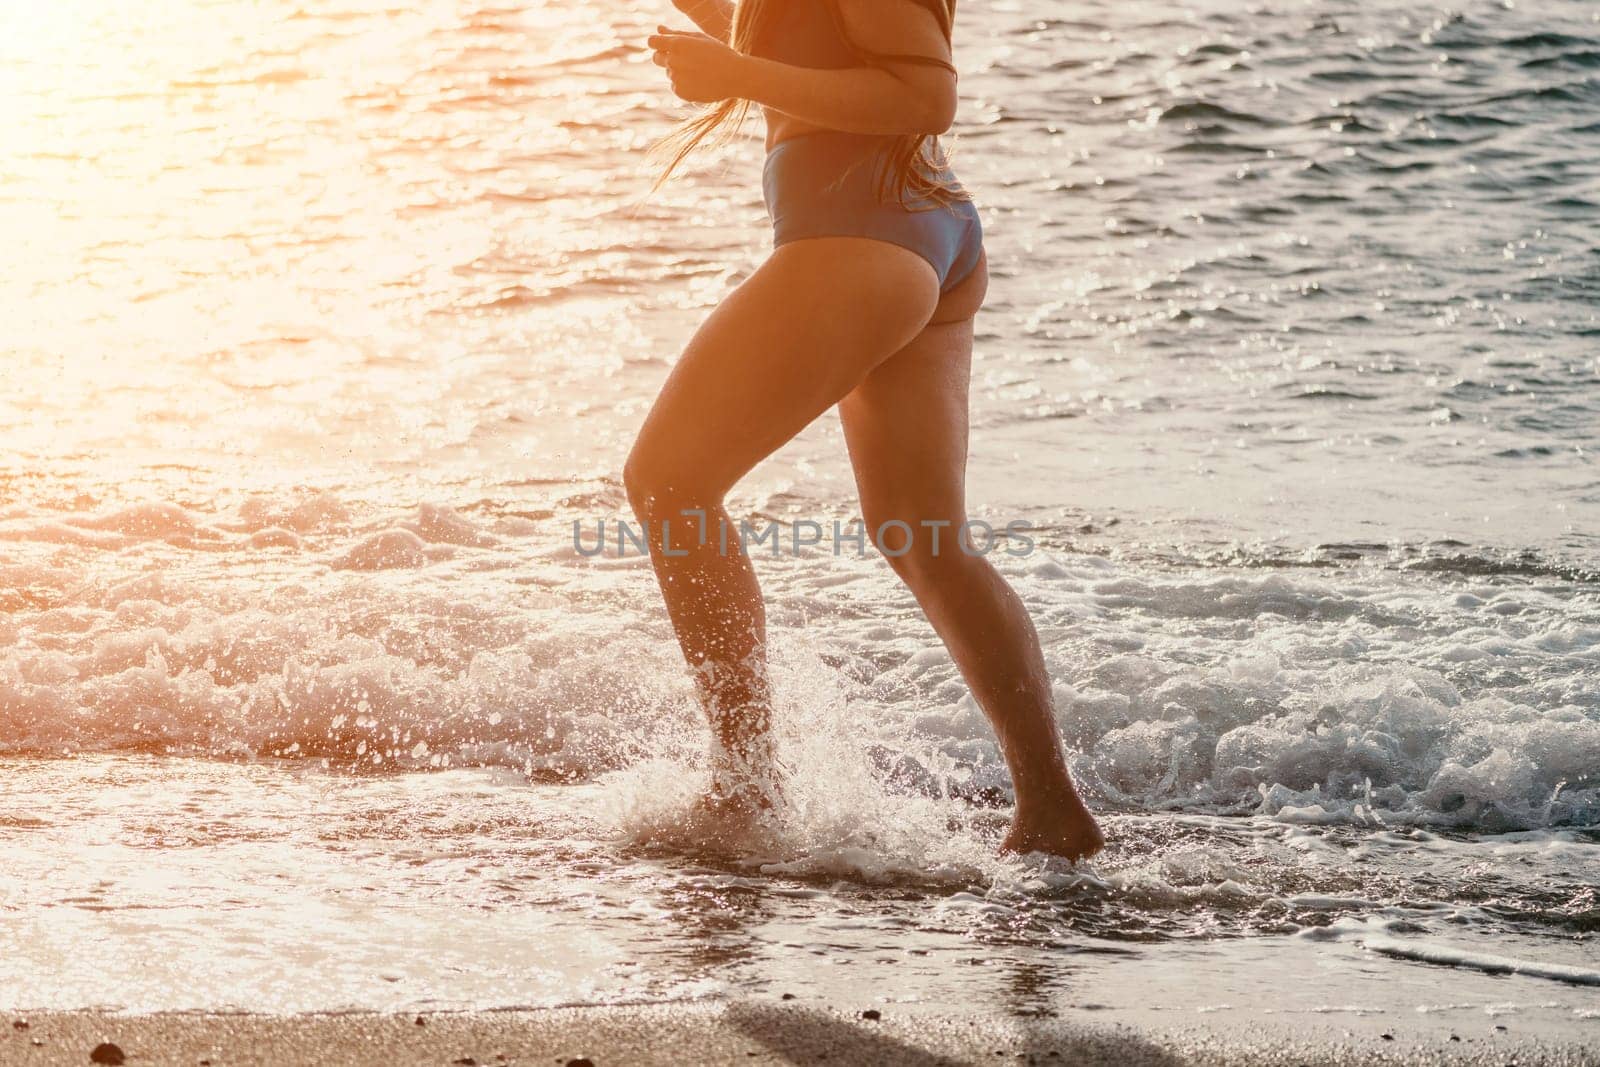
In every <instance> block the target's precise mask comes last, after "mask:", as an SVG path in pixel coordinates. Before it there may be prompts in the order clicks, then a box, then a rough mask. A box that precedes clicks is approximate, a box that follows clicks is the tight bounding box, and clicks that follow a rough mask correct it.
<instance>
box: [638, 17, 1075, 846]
mask: <svg viewBox="0 0 1600 1067" xmlns="http://www.w3.org/2000/svg"><path fill="white" fill-rule="evenodd" d="M675 3H676V4H677V6H678V7H679V8H680V10H682V11H684V13H685V14H686V15H688V16H689V17H690V18H691V19H692V20H693V21H695V23H696V24H697V25H698V26H699V27H700V28H701V29H702V30H703V31H704V32H703V33H690V32H683V31H669V30H666V29H664V28H663V31H662V32H661V33H658V34H656V35H654V36H652V37H651V38H650V46H651V48H652V49H653V51H654V53H655V62H656V63H657V64H658V65H660V66H662V67H663V68H665V70H666V71H667V73H668V75H669V77H670V79H671V82H672V86H673V89H674V91H675V92H677V94H678V95H679V96H681V97H683V98H684V99H686V100H691V101H696V102H712V101H717V100H723V99H727V98H730V97H739V98H743V99H747V100H752V101H754V102H756V103H758V104H761V105H762V106H763V108H764V110H765V113H766V117H767V141H768V145H769V146H770V145H773V144H776V143H778V142H780V141H783V140H785V139H787V138H789V137H793V136H796V135H798V134H800V133H803V132H807V131H810V130H816V129H838V130H847V131H851V132H858V133H880V134H895V133H941V132H943V131H944V130H945V129H947V128H948V127H949V125H950V122H951V119H952V117H953V115H954V111H955V78H954V75H952V74H950V73H948V72H946V71H944V70H941V69H938V68H936V67H928V66H922V65H916V64H901V65H898V66H891V67H889V68H887V69H880V68H860V69H846V70H814V69H810V68H802V67H794V66H789V65H787V64H782V63H777V62H774V61H772V60H768V59H763V58H758V57H754V56H747V55H741V54H739V53H737V52H735V51H734V50H733V49H731V48H729V47H728V46H727V45H725V44H723V43H722V42H723V41H724V40H726V39H727V37H728V33H729V27H730V25H731V18H732V11H733V8H732V5H731V3H729V2H728V0H675ZM841 12H842V14H843V15H844V18H845V25H846V29H847V30H848V32H849V33H850V35H851V37H852V39H853V40H854V41H855V42H856V43H857V44H858V45H860V46H862V47H863V48H866V49H868V50H870V51H874V52H887V53H902V54H912V55H923V56H930V57H934V58H937V59H942V60H945V61H948V60H949V58H950V46H949V42H948V41H947V40H946V39H945V38H944V35H943V32H942V31H941V30H940V28H939V26H938V22H937V20H936V19H935V18H934V16H933V15H932V13H931V12H929V11H927V10H926V9H924V8H923V7H921V6H920V5H919V4H917V3H915V2H913V0H843V2H842V3H841ZM987 288H988V270H987V265H986V261H980V263H979V265H978V268H977V269H976V270H975V271H974V272H973V274H972V275H971V276H970V277H968V278H967V279H966V280H965V281H963V282H962V283H961V284H959V285H958V286H956V287H955V288H954V289H952V290H951V291H949V292H947V293H943V294H941V293H940V291H939V281H938V276H937V274H936V273H935V272H934V269H933V267H932V266H931V265H930V264H929V263H928V262H927V261H926V260H924V259H923V258H922V257H921V256H918V255H917V254H916V253H914V252H912V251H910V250H908V249H905V248H902V247H900V246H898V245H894V244H889V243H887V242H883V241H876V240H871V239H868V238H857V237H824V238H812V239H809V240H803V241H795V242H792V243H789V244H786V245H783V246H782V247H780V248H778V249H776V250H775V251H774V252H773V253H772V255H771V256H770V257H769V258H768V259H767V260H766V262H764V263H763V264H762V265H761V266H760V268H758V269H757V270H756V271H755V273H754V274H752V275H751V276H750V277H749V278H748V279H747V280H746V281H745V282H744V283H743V284H741V285H740V286H739V287H738V288H737V289H736V290H735V291H734V292H733V293H731V294H730V295H729V296H728V297H727V299H726V300H724V301H723V302H722V304H721V305H720V306H718V307H717V308H716V310H715V311H713V312H712V314H711V315H710V317H709V318H708V319H707V320H706V321H705V323H704V324H703V325H702V326H701V327H700V329H699V330H698V331H697V332H696V333H695V335H694V337H693V338H692V339H691V340H690V342H689V345H688V347H687V348H686V349H685V351H684V353H683V356H682V358H680V359H679V361H678V363H677V365H676V366H674V368H673V370H672V373H671V374H670V375H669V376H668V379H667V382H666V384H665V385H664V386H663V387H662V390H661V393H660V395H659V396H658V397H657V399H656V402H655V405H654V406H653V407H652V408H651V411H650V413H649V415H648V416H647V417H646V419H645V422H644V426H643V427H642V428H641V429H640V431H639V437H638V440H637V442H636V443H635V445H634V447H633V450H632V453H631V454H630V455H629V457H628V461H627V466H626V468H625V471H624V481H625V483H626V485H627V489H628V495H629V499H630V501H631V502H632V504H633V507H634V511H635V513H636V514H637V516H638V518H639V519H640V521H641V522H642V523H643V524H644V525H645V526H646V527H647V529H648V530H649V532H650V536H651V547H652V560H653V562H654V565H655V570H656V575H657V578H658V579H659V581H660V584H661V588H662V592H663V595H664V597H665V599H666V602H667V610H668V615H669V616H670V618H671V620H672V624H673V627H674V629H675V631H676V633H677V636H678V640H679V643H680V644H681V645H682V647H683V651H684V655H685V657H686V658H687V660H688V662H689V664H690V666H691V667H692V668H693V669H694V670H695V672H696V676H697V679H698V681H699V684H700V691H701V695H702V699H703V702H704V703H705V706H706V709H707V712H708V715H709V717H710V719H711V723H712V728H713V733H714V736H715V739H716V741H717V742H718V744H717V751H718V755H719V759H718V760H717V768H716V770H717V774H716V776H715V777H714V781H713V787H712V791H711V794H710V795H709V796H708V798H707V801H706V808H707V809H708V810H709V811H711V812H713V813H715V814H717V815H719V816H721V817H724V818H729V819H732V818H736V817H738V816H741V815H745V814H748V813H749V812H750V811H751V810H752V809H753V808H755V807H759V806H762V804H763V803H765V802H766V798H768V797H770V796H771V795H773V792H774V790H773V788H772V785H773V783H774V782H775V777H776V775H775V762H774V760H773V754H772V750H771V742H770V731H769V723H770V706H769V691H768V685H767V671H766V616H765V609H764V605H763V603H762V598H761V590H760V587H759V585H758V584H757V581H756V576H755V572H754V570H753V569H752V567H751V565H750V560H749V559H748V558H747V557H746V556H744V555H743V554H741V553H739V552H738V551H736V550H735V551H727V552H724V551H722V550H721V549H720V548H719V546H718V543H717V539H716V538H715V537H711V538H708V539H706V540H705V541H704V543H702V541H701V539H700V538H699V536H698V529H699V521H700V520H698V519H696V518H685V517H683V513H684V512H686V511H687V512H704V513H705V515H706V519H705V522H706V523H707V524H708V525H707V527H705V528H708V529H712V530H715V529H716V528H717V523H718V522H719V521H720V522H725V523H727V524H728V528H729V529H732V530H737V528H738V525H737V523H736V522H735V521H734V520H733V519H732V517H731V516H729V515H728V513H727V511H726V510H725V509H724V507H723V499H724V497H725V495H726V494H727V492H728V491H729V490H730V489H731V488H732V487H733V486H734V485H735V484H736V483H737V482H738V481H739V480H740V479H741V478H743V477H744V476H745V474H747V473H748V472H749V471H750V470H751V468H753V467H754V466H755V465H756V464H757V463H759V462H760V461H761V460H762V459H764V458H766V457H767V456H768V455H770V454H771V453H772V452H773V451H775V450H776V449H778V448H779V447H780V446H782V445H783V444H784V443H785V442H787V441H788V440H790V439H791V438H792V437H794V436H795V435H796V434H797V433H799V432H800V431H801V430H802V429H804V428H805V427H806V426H807V425H809V424H810V423H811V422H812V421H813V420H815V419H816V418H817V417H819V416H820V415H822V414H823V413H824V412H826V411H827V410H828V409H829V408H832V407H834V406H835V405H837V406H838V409H839V414H840V418H841V420H842V422H843V425H844V431H845V438H846V441H847V443H848V446H849V451H850V461H851V464H852V465H853V467H854V469H855V475H856V484H857V487H858V489H859V492H860V495H861V508H862V514H863V518H864V519H865V521H866V523H867V527H868V529H878V528H879V527H880V526H881V524H882V523H884V522H886V521H889V520H891V519H898V520H900V521H902V522H905V523H908V524H909V525H910V526H911V527H912V528H913V529H915V530H923V529H926V527H924V526H922V525H921V524H922V523H924V522H938V521H943V522H948V523H949V524H950V527H949V528H950V529H952V530H953V529H957V528H959V527H960V526H961V524H962V523H964V522H965V521H966V518H967V512H966V499H965V483H966V460H967V392H968V383H969V379H970V371H971V362H972V338H973V317H974V316H975V315H976V314H977V312H978V309H979V308H980V307H981V306H982V304H983V298H984V294H985V291H986V290H987ZM819 311H821V312H825V313H819ZM664 524H668V525H664ZM895 547H899V546H895ZM944 547H945V550H944V551H941V552H937V553H935V552H934V551H933V550H932V544H931V539H930V538H925V537H923V538H916V539H913V547H912V548H911V550H910V551H908V552H906V553H905V554H903V555H899V556H895V557H892V558H891V559H890V565H891V566H892V567H893V568H894V569H895V572H896V573H897V574H898V575H899V576H900V577H901V578H902V579H903V580H904V581H905V583H906V585H907V586H908V587H909V588H910V589H911V592H912V593H913V594H914V595H915V596H916V598H917V602H918V603H919V604H920V605H921V606H922V609H923V611H924V612H925V613H926V614H927V616H928V619H929V621H930V622H931V623H932V624H933V627H934V629H935V630H936V631H937V632H938V634H939V636H940V638H941V639H942V640H943V641H944V643H945V646H946V647H947V648H948V649H949V651H950V654H951V656H952V657H953V658H954V660H955V662H956V663H957V665H958V666H959V667H960V669H961V672H962V675H963V676H964V677H965V679H966V681H967V683H968V685H969V686H970V687H971V690H972V693H973V696H974V698H975V699H976V700H977V702H978V704H979V705H980V706H981V707H982V708H983V710H984V712H985V714H986V715H987V716H988V718H989V720H990V722H991V723H992V724H993V725H994V729H995V733H996V735H997V737H998V738H999V741H1000V747H1001V751H1002V753H1003V754H1004V756H1005V759H1006V763H1007V765H1008V766H1009V768H1010V770H1011V776H1012V781H1013V784H1014V786H1015V790H1016V796H1017V804H1016V811H1015V814H1014V816H1013V819H1012V825H1011V828H1010V831H1009V833H1008V834H1007V835H1006V838H1005V841H1004V843H1003V845H1002V847H1003V848H1004V849H1006V850H1008V851H1014V852H1033V851H1039V852H1046V853H1051V854H1055V855H1061V856H1065V857H1068V858H1071V859H1081V858H1084V857H1087V856H1090V855H1092V854H1093V853H1095V852H1096V851H1098V850H1099V849H1100V848H1101V847H1102V845H1103V844H1104V838H1103V837H1102V835H1101V833H1100V830H1099V827H1098V826H1097V825H1096V824H1095V821H1094V818H1093V817H1092V816H1091V815H1090V814H1089V812H1088V810H1087V808H1085V807H1084V805H1083V802H1082V801H1081V800H1080V799H1079V797H1078V794H1077V791H1076V790H1075V789H1074V787H1073V783H1072V779H1071V776H1070V775H1069V774H1068V772H1067V765H1066V759H1065V755H1064V753H1063V751H1062V746H1061V739H1060V735H1059V733H1058V731H1057V729H1056V726H1055V720H1054V712H1053V706H1052V702H1051V695H1050V678H1049V674H1048V672H1047V671H1046V669H1045V664H1044V656H1043V654H1042V652H1041V650H1040V647H1039V639H1038V635H1037V634H1036V633H1035V631H1034V628H1033V624H1032V622H1031V621H1030V620H1029V618H1028V614H1027V610H1026V609H1025V607H1024V606H1023V604H1022V601H1021V600H1020V599H1019V598H1018V597H1017V595H1016V593H1015V592H1013V591H1012V589H1011V588H1010V586H1009V585H1007V584H1006V581H1005V579H1004V578H1002V577H1001V576H1000V574H999V572H997V571H996V570H995V569H994V567H993V566H991V565H990V564H989V562H988V561H987V560H985V559H984V558H982V557H981V556H976V555H969V554H967V553H965V552H960V551H955V552H952V551H949V545H948V543H947V544H946V545H945V546H944Z"/></svg>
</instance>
